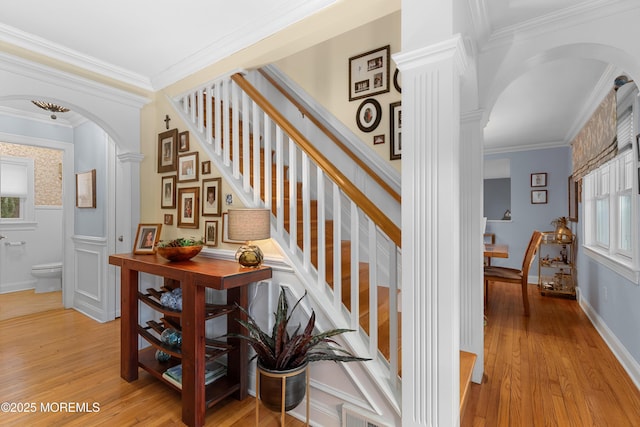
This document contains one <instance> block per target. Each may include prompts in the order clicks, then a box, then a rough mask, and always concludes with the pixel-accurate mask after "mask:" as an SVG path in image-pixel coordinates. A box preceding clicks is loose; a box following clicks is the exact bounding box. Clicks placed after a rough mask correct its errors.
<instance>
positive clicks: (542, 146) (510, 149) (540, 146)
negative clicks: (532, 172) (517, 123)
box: [484, 141, 569, 154]
mask: <svg viewBox="0 0 640 427" xmlns="http://www.w3.org/2000/svg"><path fill="white" fill-rule="evenodd" d="M559 147H567V148H568V147H569V144H568V143H566V142H564V141H556V142H540V143H535V144H526V145H511V146H500V147H493V148H492V147H487V146H486V145H485V147H484V154H502V153H515V152H518V151H533V150H547V149H549V148H559Z"/></svg>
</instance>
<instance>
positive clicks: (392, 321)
mask: <svg viewBox="0 0 640 427" xmlns="http://www.w3.org/2000/svg"><path fill="white" fill-rule="evenodd" d="M388 250H389V365H390V372H389V379H390V380H391V381H392V385H393V386H395V387H399V385H400V384H399V379H398V374H399V371H400V367H399V363H400V361H399V358H400V356H399V355H398V341H399V339H400V336H399V334H398V331H399V328H398V315H399V313H398V296H399V295H398V283H399V277H398V264H399V262H400V261H399V260H398V247H397V246H396V245H395V244H394V243H393V242H392V241H391V239H389V249H388Z"/></svg>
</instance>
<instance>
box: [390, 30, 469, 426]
mask: <svg viewBox="0 0 640 427" xmlns="http://www.w3.org/2000/svg"><path fill="white" fill-rule="evenodd" d="M394 60H395V62H396V64H397V65H398V68H399V69H400V71H401V72H402V110H403V119H402V127H403V129H402V139H403V148H402V149H403V153H402V200H403V206H402V230H403V233H402V325H403V332H402V350H403V351H402V425H403V426H439V427H448V426H457V425H459V421H460V413H459V412H460V411H459V404H460V391H459V389H460V385H459V382H460V380H459V379H460V356H459V350H460V266H461V264H460V208H461V206H460V174H461V164H460V150H459V148H460V75H461V73H462V72H463V71H464V68H465V67H466V55H465V51H464V45H463V43H462V38H461V37H460V36H454V37H452V38H451V39H448V40H445V41H443V42H441V43H438V44H434V45H431V46H427V47H424V48H417V49H415V50H411V51H403V52H401V53H399V54H397V55H394Z"/></svg>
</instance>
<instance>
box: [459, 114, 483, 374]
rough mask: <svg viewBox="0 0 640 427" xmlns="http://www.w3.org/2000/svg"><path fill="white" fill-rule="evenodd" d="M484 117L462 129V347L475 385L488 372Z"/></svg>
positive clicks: (468, 119) (467, 117) (470, 118)
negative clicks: (471, 366) (472, 362)
mask: <svg viewBox="0 0 640 427" xmlns="http://www.w3.org/2000/svg"><path fill="white" fill-rule="evenodd" d="M483 114H484V111H482V110H476V111H471V112H467V113H463V114H462V117H461V121H462V124H461V129H460V148H461V149H460V162H461V165H462V170H461V183H460V196H461V197H460V203H461V206H460V207H461V209H460V215H461V218H460V251H461V252H460V263H461V266H460V274H461V277H460V348H461V349H462V350H465V351H468V352H471V353H474V354H475V355H476V356H477V359H476V364H475V366H474V369H473V376H472V380H473V382H475V383H481V382H482V375H483V373H484V290H483V283H482V276H483V267H482V266H483V262H484V257H483V256H482V252H483V246H482V216H483V213H482V207H483V175H484V174H483V161H482V159H483V134H482V129H483V128H484V119H483Z"/></svg>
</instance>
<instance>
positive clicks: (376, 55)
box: [349, 45, 391, 101]
mask: <svg viewBox="0 0 640 427" xmlns="http://www.w3.org/2000/svg"><path fill="white" fill-rule="evenodd" d="M390 48H391V47H390V45H387V46H383V47H381V48H378V49H374V50H370V51H369V52H365V53H361V54H359V55H356V56H352V57H351V58H349V101H355V100H356V99H362V98H367V97H369V96H373V95H377V94H379V93H385V92H389V80H390V79H389V63H390V60H391V54H390Z"/></svg>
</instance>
